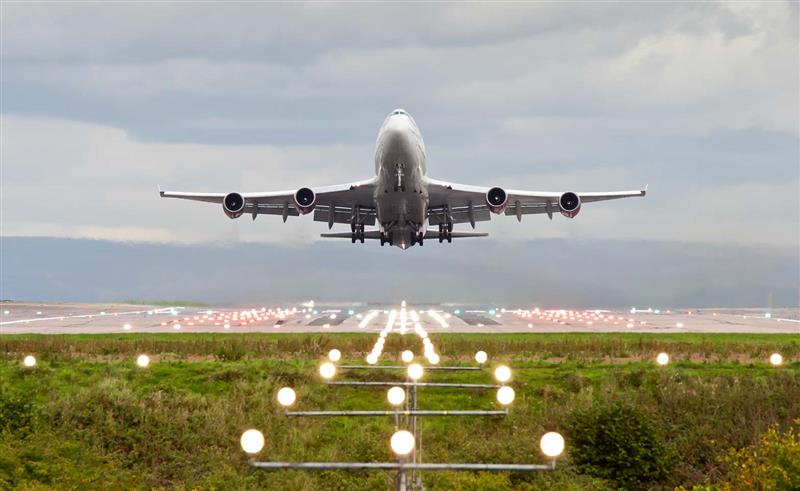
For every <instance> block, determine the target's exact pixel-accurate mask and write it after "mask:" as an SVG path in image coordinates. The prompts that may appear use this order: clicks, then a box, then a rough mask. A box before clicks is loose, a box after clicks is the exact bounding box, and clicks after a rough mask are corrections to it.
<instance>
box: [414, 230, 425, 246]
mask: <svg viewBox="0 0 800 491" xmlns="http://www.w3.org/2000/svg"><path fill="white" fill-rule="evenodd" d="M414 244H419V245H420V246H422V245H425V234H424V233H422V232H417V233H416V234H414V235H412V236H411V245H414Z"/></svg>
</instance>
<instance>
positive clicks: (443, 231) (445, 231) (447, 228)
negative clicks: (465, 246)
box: [439, 223, 453, 244]
mask: <svg viewBox="0 0 800 491" xmlns="http://www.w3.org/2000/svg"><path fill="white" fill-rule="evenodd" d="M445 240H446V241H447V242H448V243H451V242H453V224H452V223H440V224H439V243H440V244H441V243H442V242H444V241H445Z"/></svg>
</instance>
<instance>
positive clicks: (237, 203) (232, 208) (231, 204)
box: [222, 193, 244, 218]
mask: <svg viewBox="0 0 800 491" xmlns="http://www.w3.org/2000/svg"><path fill="white" fill-rule="evenodd" d="M222 211H224V212H225V214H226V215H228V218H239V217H240V216H242V214H243V213H244V197H243V196H242V195H241V194H239V193H228V194H226V195H225V198H224V199H223V200H222Z"/></svg>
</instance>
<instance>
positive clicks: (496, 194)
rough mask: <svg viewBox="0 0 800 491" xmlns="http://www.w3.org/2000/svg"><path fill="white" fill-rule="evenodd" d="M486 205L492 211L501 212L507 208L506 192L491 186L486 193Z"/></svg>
mask: <svg viewBox="0 0 800 491" xmlns="http://www.w3.org/2000/svg"><path fill="white" fill-rule="evenodd" d="M486 206H487V207H488V208H489V211H491V212H492V213H497V214H500V213H503V211H505V209H506V208H508V194H507V193H506V192H505V190H504V189H503V188H497V187H495V188H492V189H490V190H489V191H487V193H486Z"/></svg>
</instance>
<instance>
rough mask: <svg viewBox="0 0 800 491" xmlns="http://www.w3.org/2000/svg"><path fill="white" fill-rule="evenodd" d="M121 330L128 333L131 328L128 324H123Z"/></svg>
mask: <svg viewBox="0 0 800 491" xmlns="http://www.w3.org/2000/svg"><path fill="white" fill-rule="evenodd" d="M122 328H123V329H124V330H126V331H130V330H131V328H132V326H131V325H130V324H125V325H124V326H122Z"/></svg>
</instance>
